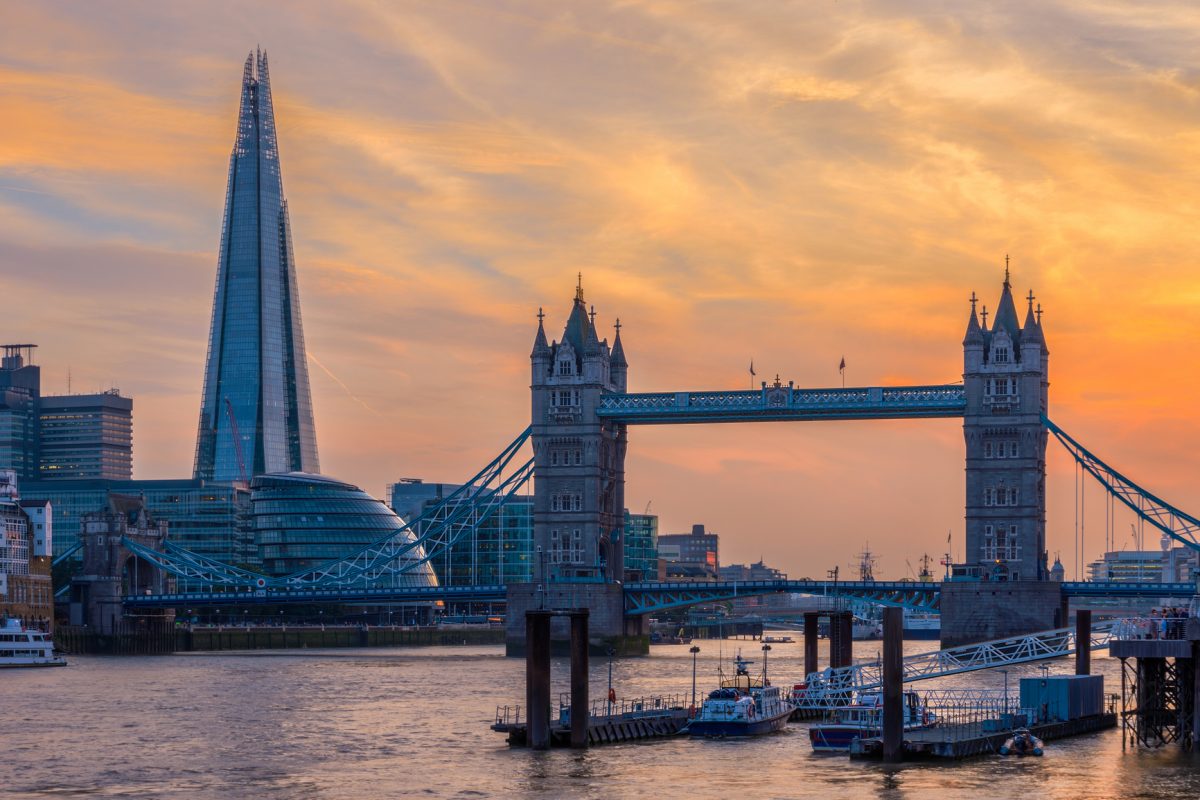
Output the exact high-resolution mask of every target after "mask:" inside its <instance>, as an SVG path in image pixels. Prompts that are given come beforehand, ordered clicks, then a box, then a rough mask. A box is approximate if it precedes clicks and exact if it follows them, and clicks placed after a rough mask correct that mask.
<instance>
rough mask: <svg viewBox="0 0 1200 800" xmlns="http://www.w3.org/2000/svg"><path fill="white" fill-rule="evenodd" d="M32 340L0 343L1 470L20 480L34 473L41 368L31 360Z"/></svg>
mask: <svg viewBox="0 0 1200 800" xmlns="http://www.w3.org/2000/svg"><path fill="white" fill-rule="evenodd" d="M36 347H37V345H34V344H6V345H3V352H4V356H3V358H0V470H3V469H10V470H13V471H14V472H16V474H17V477H18V478H20V479H21V480H30V479H33V478H36V477H37V471H38V401H39V399H40V396H41V387H42V377H41V375H42V373H41V368H40V367H37V366H35V365H34V364H33V351H34V349H35V348H36Z"/></svg>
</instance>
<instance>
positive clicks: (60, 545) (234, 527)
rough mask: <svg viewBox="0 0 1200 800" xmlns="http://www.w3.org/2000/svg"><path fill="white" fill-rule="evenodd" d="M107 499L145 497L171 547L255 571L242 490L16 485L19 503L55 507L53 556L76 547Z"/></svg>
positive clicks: (196, 484) (172, 483) (142, 484)
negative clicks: (85, 521) (85, 524)
mask: <svg viewBox="0 0 1200 800" xmlns="http://www.w3.org/2000/svg"><path fill="white" fill-rule="evenodd" d="M109 493H114V494H124V495H132V496H135V497H137V496H141V497H145V498H146V508H147V509H149V510H150V512H151V513H152V514H153V515H154V516H155V517H157V518H159V519H165V520H166V521H167V525H168V528H167V531H168V533H167V535H168V537H169V539H170V541H172V542H175V543H176V544H178V545H179V546H181V547H184V548H186V549H188V550H191V551H192V552H195V553H199V554H201V555H205V556H208V557H210V558H215V559H217V560H218V561H224V562H225V563H228V564H240V565H243V566H247V567H254V566H256V565H257V555H256V553H255V551H254V538H253V528H252V523H251V520H250V490H249V489H247V488H246V487H245V485H238V484H232V483H215V482H207V481H198V480H191V479H183V480H152V481H109V480H55V481H24V482H22V484H21V496H22V498H23V499H24V500H28V501H32V500H48V501H50V503H51V504H52V505H53V507H54V555H55V556H59V555H62V554H63V553H64V552H66V551H67V550H69V549H71V548H72V547H74V546H75V543H76V542H78V541H79V526H80V520H81V518H82V517H83V515H84V514H90V513H93V512H95V511H99V510H101V509H103V508H105V507H106V506H107V504H108V496H109ZM77 558H78V556H77ZM180 585H181V588H185V587H183V584H182V583H181V584H180Z"/></svg>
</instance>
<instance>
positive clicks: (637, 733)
mask: <svg viewBox="0 0 1200 800" xmlns="http://www.w3.org/2000/svg"><path fill="white" fill-rule="evenodd" d="M596 712H599V713H596ZM688 721H689V716H688V709H687V707H686V706H684V705H681V704H680V702H679V700H678V698H674V697H641V698H637V699H635V700H621V701H618V702H615V703H613V704H612V705H611V708H610V707H609V704H608V703H607V702H606V701H600V702H598V703H596V704H595V706H594V707H593V713H592V715H591V716H590V717H589V719H588V730H587V738H588V744H589V745H597V744H612V743H615V742H633V741H639V740H642V739H657V738H663V737H667V736H675V735H677V734H679V733H682V732H683V729H684V728H686V727H687V724H688ZM492 730H494V731H496V732H497V733H503V734H506V735H507V736H508V743H509V744H510V745H512V746H513V747H526V746H527V745H528V743H529V740H528V732H529V731H528V720H526V719H524V718H523V716H522V709H521V707H520V706H501V707H499V708H497V709H496V721H495V722H494V723H493V724H492ZM550 746H551V747H570V746H571V719H570V710H569V706H560V710H559V715H558V719H556V720H554V721H553V722H552V723H551V725H550Z"/></svg>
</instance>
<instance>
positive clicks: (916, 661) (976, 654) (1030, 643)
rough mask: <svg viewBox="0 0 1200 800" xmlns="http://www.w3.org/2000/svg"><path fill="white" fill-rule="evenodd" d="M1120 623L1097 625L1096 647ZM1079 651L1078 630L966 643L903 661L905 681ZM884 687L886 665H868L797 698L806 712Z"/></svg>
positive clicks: (831, 672)
mask: <svg viewBox="0 0 1200 800" xmlns="http://www.w3.org/2000/svg"><path fill="white" fill-rule="evenodd" d="M1118 624H1119V621H1117V620H1109V621H1104V622H1096V623H1094V624H1093V625H1092V636H1091V643H1090V644H1091V649H1092V650H1100V649H1104V648H1106V647H1108V642H1109V640H1110V639H1111V638H1112V635H1113V629H1114V628H1115V627H1116V626H1117V625H1118ZM1074 652H1075V629H1074V628H1056V629H1054V630H1049V631H1040V632H1038V633H1030V634H1026V635H1025V636H1017V637H1014V638H1011V639H996V640H994V641H990V642H979V643H978V644H967V645H962V646H960V647H951V648H948V649H946V650H933V651H931V652H928V653H918V654H915V655H911V656H905V657H904V682H905V683H910V682H912V681H923V680H929V679H930V678H942V677H945V676H947V675H957V674H959V673H961V672H974V671H976V670H981V669H992V668H994V667H1005V666H1009V665H1012V664H1025V663H1029V662H1031V661H1042V660H1043V659H1047V658H1058V657H1060V656H1068V655H1071V654H1073V653H1074ZM882 687H883V665H882V664H881V663H880V662H879V661H868V662H862V663H859V664H854V665H852V666H848V667H838V668H837V669H831V668H826V669H824V670H822V671H820V672H814V673H812V674H810V675H809V676H808V677H807V678H806V679H805V688H804V689H803V690H802V691H800V692H798V693H797V694H796V695H795V699H796V700H797V701H798V703H799V706H800V708H801V709H802V710H814V711H817V710H822V709H830V708H838V707H840V706H847V705H850V704H851V703H853V702H855V698H856V696H857V695H858V694H860V693H862V692H869V691H872V690H879V689H882Z"/></svg>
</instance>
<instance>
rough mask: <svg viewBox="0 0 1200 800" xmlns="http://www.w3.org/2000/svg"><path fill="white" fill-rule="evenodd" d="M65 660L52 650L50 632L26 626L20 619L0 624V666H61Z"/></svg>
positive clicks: (7, 620)
mask: <svg viewBox="0 0 1200 800" xmlns="http://www.w3.org/2000/svg"><path fill="white" fill-rule="evenodd" d="M66 664H67V660H66V659H65V658H63V657H62V656H61V655H59V654H58V653H56V652H54V640H53V639H52V638H50V634H48V633H44V632H42V631H37V630H32V629H30V628H26V627H25V626H24V625H22V624H21V621H20V620H16V619H6V620H4V621H3V624H2V625H0V667H63V666H66Z"/></svg>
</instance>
